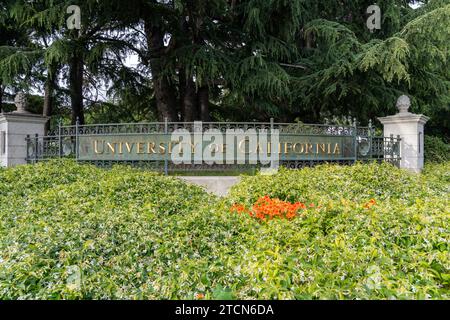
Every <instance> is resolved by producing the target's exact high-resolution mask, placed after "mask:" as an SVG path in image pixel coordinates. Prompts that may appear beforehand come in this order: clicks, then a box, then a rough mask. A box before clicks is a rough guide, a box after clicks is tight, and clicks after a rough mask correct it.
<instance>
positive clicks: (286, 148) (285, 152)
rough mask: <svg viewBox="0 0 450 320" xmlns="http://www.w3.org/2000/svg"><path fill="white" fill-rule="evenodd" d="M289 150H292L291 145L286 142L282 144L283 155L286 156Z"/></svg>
mask: <svg viewBox="0 0 450 320" xmlns="http://www.w3.org/2000/svg"><path fill="white" fill-rule="evenodd" d="M291 149H292V143H290V142H286V143H285V144H284V154H288V153H289V151H290V150H291Z"/></svg>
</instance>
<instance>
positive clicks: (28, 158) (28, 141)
mask: <svg viewBox="0 0 450 320" xmlns="http://www.w3.org/2000/svg"><path fill="white" fill-rule="evenodd" d="M25 141H26V142H27V143H26V145H27V159H26V161H27V163H29V162H30V150H29V148H30V142H31V139H30V135H29V134H27V137H26V138H25Z"/></svg>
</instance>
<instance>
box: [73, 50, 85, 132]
mask: <svg viewBox="0 0 450 320" xmlns="http://www.w3.org/2000/svg"><path fill="white" fill-rule="evenodd" d="M83 69H84V64H83V58H82V56H81V55H80V54H78V53H74V55H73V56H72V59H71V61H70V71H69V85H70V88H69V91H70V102H71V105H72V124H75V123H76V121H77V119H78V121H79V123H80V124H84V106H83Z"/></svg>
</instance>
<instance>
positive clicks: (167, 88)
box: [145, 21, 177, 121]
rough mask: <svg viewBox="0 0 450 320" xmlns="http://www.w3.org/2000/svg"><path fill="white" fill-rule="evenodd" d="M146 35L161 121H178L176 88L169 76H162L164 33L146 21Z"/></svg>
mask: <svg viewBox="0 0 450 320" xmlns="http://www.w3.org/2000/svg"><path fill="white" fill-rule="evenodd" d="M145 34H146V36H147V44H148V51H149V65H150V69H151V72H152V79H153V88H154V90H155V97H156V106H157V108H158V114H159V118H160V120H161V121H162V120H164V119H165V118H167V119H168V120H169V121H175V120H176V119H177V115H176V97H175V88H174V87H173V86H172V85H171V84H170V82H169V80H168V79H167V76H165V75H163V74H162V71H163V67H164V55H165V52H164V32H162V30H161V29H160V28H159V27H156V26H152V25H151V22H147V21H146V23H145Z"/></svg>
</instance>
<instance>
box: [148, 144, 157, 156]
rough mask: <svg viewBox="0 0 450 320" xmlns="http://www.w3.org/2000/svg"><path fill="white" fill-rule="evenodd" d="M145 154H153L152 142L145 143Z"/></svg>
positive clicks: (153, 146) (153, 145)
mask: <svg viewBox="0 0 450 320" xmlns="http://www.w3.org/2000/svg"><path fill="white" fill-rule="evenodd" d="M147 153H148V154H155V153H156V151H155V143H154V142H149V143H147Z"/></svg>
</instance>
